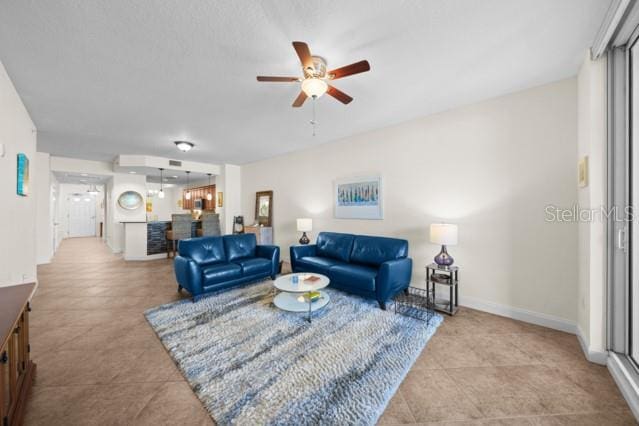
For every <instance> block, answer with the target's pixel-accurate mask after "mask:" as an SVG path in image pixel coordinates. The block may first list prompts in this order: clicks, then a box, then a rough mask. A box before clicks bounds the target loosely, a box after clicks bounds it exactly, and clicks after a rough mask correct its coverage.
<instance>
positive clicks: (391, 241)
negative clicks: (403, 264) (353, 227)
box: [351, 235, 408, 266]
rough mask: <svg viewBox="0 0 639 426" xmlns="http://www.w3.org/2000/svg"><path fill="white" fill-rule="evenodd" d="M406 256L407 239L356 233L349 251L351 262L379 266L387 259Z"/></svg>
mask: <svg viewBox="0 0 639 426" xmlns="http://www.w3.org/2000/svg"><path fill="white" fill-rule="evenodd" d="M406 256H408V241H406V240H402V239H399V238H385V237H368V236H364V235H362V236H360V235H356V236H355V239H354V241H353V250H352V251H351V262H356V263H363V264H365V265H375V266H379V265H381V264H382V263H384V262H387V261H389V260H397V259H403V258H405V257H406Z"/></svg>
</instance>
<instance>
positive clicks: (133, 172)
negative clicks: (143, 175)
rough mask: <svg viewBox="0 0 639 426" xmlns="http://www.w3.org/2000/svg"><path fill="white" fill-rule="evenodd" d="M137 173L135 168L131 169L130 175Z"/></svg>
mask: <svg viewBox="0 0 639 426" xmlns="http://www.w3.org/2000/svg"><path fill="white" fill-rule="evenodd" d="M136 173H137V172H135V171H134V170H131V171H130V172H129V174H130V175H134V174H136Z"/></svg>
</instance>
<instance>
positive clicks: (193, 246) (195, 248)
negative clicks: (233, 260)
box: [178, 237, 226, 265]
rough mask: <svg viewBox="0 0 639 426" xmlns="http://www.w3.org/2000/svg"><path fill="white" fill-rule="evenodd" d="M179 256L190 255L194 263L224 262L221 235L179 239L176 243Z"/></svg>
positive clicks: (224, 256) (224, 255)
mask: <svg viewBox="0 0 639 426" xmlns="http://www.w3.org/2000/svg"><path fill="white" fill-rule="evenodd" d="M178 252H179V253H180V256H184V257H190V258H191V259H193V260H194V261H195V262H196V263H199V264H202V265H207V264H212V263H217V262H226V253H225V252H224V241H223V240H222V237H202V238H190V239H188V240H180V242H179V243H178Z"/></svg>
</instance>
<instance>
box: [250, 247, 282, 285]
mask: <svg viewBox="0 0 639 426" xmlns="http://www.w3.org/2000/svg"><path fill="white" fill-rule="evenodd" d="M255 255H256V256H257V257H261V258H264V259H268V260H270V261H271V278H273V279H275V276H276V275H277V272H278V270H279V266H280V248H279V247H278V246H267V245H259V246H257V248H256V251H255Z"/></svg>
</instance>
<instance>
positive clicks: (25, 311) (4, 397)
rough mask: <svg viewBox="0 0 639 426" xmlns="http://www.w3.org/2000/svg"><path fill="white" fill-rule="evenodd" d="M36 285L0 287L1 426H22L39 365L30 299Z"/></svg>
mask: <svg viewBox="0 0 639 426" xmlns="http://www.w3.org/2000/svg"><path fill="white" fill-rule="evenodd" d="M34 289H35V284H22V285H15V286H11V287H0V339H1V340H0V425H2V426H16V425H21V424H22V420H23V418H24V410H25V406H26V403H27V396H28V394H29V389H30V388H31V383H32V382H33V376H34V374H35V369H36V365H35V364H34V363H33V362H31V357H30V356H29V352H30V351H31V347H30V346H29V311H30V306H29V299H30V298H31V294H32V293H33V290H34Z"/></svg>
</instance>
